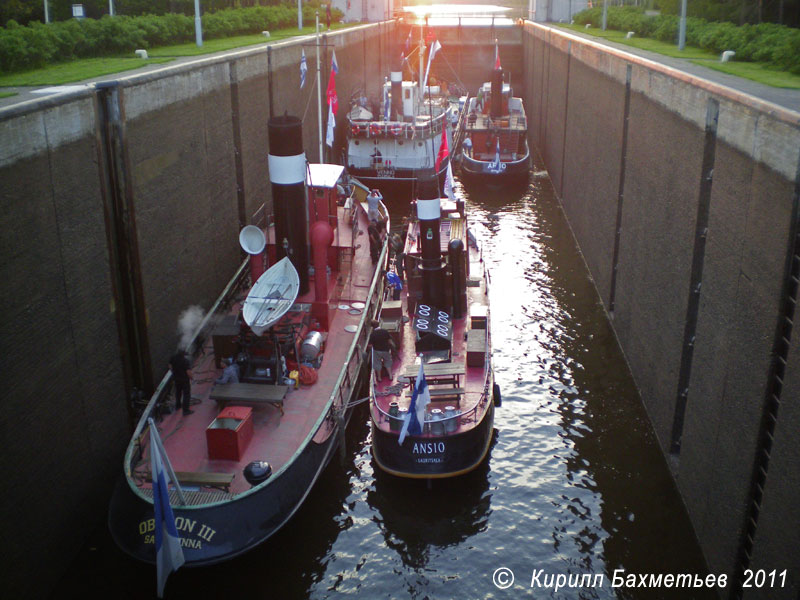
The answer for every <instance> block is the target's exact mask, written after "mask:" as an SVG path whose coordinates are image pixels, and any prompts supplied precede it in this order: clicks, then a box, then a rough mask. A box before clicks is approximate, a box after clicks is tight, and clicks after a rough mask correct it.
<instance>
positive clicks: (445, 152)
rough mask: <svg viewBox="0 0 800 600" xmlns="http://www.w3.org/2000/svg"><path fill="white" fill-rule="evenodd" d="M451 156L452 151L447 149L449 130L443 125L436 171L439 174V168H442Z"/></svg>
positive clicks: (435, 166)
mask: <svg viewBox="0 0 800 600" xmlns="http://www.w3.org/2000/svg"><path fill="white" fill-rule="evenodd" d="M448 156H450V149H449V148H448V147H447V129H446V128H445V127H444V124H442V143H441V144H439V152H438V153H437V154H436V164H435V165H434V169H436V172H437V173H438V172H439V167H441V166H442V161H443V160H444V159H445V158H447V157H448Z"/></svg>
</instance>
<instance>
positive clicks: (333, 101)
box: [327, 50, 339, 114]
mask: <svg viewBox="0 0 800 600" xmlns="http://www.w3.org/2000/svg"><path fill="white" fill-rule="evenodd" d="M338 72H339V64H338V63H337V62H336V51H335V50H334V52H333V56H332V57H331V77H330V79H328V91H327V96H328V106H330V107H331V110H332V111H333V114H336V112H337V111H338V110H339V96H337V95H336V73H338Z"/></svg>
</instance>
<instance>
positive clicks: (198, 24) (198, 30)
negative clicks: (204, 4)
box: [194, 0, 203, 47]
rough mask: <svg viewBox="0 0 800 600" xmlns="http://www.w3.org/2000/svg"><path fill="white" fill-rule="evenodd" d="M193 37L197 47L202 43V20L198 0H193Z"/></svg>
mask: <svg viewBox="0 0 800 600" xmlns="http://www.w3.org/2000/svg"><path fill="white" fill-rule="evenodd" d="M194 39H195V42H196V43H197V46H198V47H199V46H202V45H203V22H202V21H201V20H200V0H194Z"/></svg>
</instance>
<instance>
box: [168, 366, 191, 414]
mask: <svg viewBox="0 0 800 600" xmlns="http://www.w3.org/2000/svg"><path fill="white" fill-rule="evenodd" d="M169 370H170V371H172V380H173V381H174V382H175V410H178V409H180V408H183V414H184V416H186V415H190V414H192V413H193V412H194V411H193V410H189V406H190V404H191V402H192V378H193V377H194V375H193V374H192V363H190V362H189V359H188V357H187V356H186V352H185V351H183V350H179V351H178V352H176V353H175V354H174V355H173V357H172V358H170V359H169Z"/></svg>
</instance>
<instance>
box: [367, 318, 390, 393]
mask: <svg viewBox="0 0 800 600" xmlns="http://www.w3.org/2000/svg"><path fill="white" fill-rule="evenodd" d="M367 349H368V350H369V349H371V350H372V370H373V371H375V380H376V381H381V380H382V371H383V370H386V375H387V377H388V378H389V381H391V380H392V352H394V351H396V350H397V347H396V346H395V345H394V340H392V336H391V335H390V334H389V332H388V331H386V330H385V329H382V328H381V324H380V321H372V333H371V334H370V336H369V341H368V343H367Z"/></svg>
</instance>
